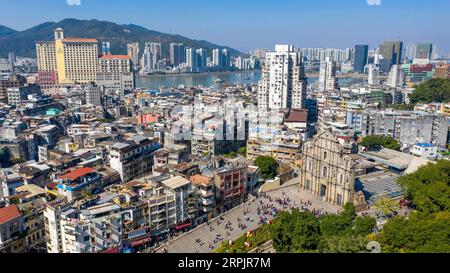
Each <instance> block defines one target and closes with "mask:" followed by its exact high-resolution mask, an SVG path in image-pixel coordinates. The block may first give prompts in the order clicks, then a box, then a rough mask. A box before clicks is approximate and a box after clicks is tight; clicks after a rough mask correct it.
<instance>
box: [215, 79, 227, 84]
mask: <svg viewBox="0 0 450 273" xmlns="http://www.w3.org/2000/svg"><path fill="white" fill-rule="evenodd" d="M214 82H215V83H224V82H225V81H224V80H221V79H217V80H215V81H214Z"/></svg>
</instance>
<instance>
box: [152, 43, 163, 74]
mask: <svg viewBox="0 0 450 273" xmlns="http://www.w3.org/2000/svg"><path fill="white" fill-rule="evenodd" d="M150 50H151V51H152V54H153V69H154V70H157V66H158V63H159V61H161V59H162V49H161V43H150Z"/></svg>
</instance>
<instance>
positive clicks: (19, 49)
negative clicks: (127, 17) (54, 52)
mask: <svg viewBox="0 0 450 273" xmlns="http://www.w3.org/2000/svg"><path fill="white" fill-rule="evenodd" d="M58 27H61V28H63V29H64V35H65V36H66V37H74V38H96V39H98V40H100V41H108V42H110V43H111V51H112V53H113V54H126V53H127V43H132V42H139V47H140V49H141V52H142V50H143V47H144V44H145V42H160V43H161V44H162V51H163V57H166V58H167V57H169V44H170V43H172V42H175V43H183V44H184V45H185V46H186V47H192V48H205V49H207V50H209V51H211V50H212V49H214V48H219V49H224V48H226V49H228V50H229V51H230V54H231V55H232V56H240V55H244V54H243V53H241V52H239V51H238V50H236V49H234V48H231V47H228V46H221V45H217V44H214V43H212V42H209V41H206V40H196V39H191V38H188V37H185V36H182V35H179V34H168V33H163V32H159V31H156V30H151V29H147V28H145V27H142V26H139V25H136V24H122V25H120V24H116V23H113V22H109V21H99V20H95V19H92V20H78V19H73V18H67V19H63V20H61V21H59V22H44V23H41V24H39V25H36V26H34V27H31V28H29V29H26V30H24V31H15V30H13V29H11V28H8V27H5V26H0V33H3V32H1V31H2V30H3V29H4V30H5V34H4V35H2V34H0V55H1V56H7V54H8V52H14V53H15V55H16V56H23V57H36V49H35V43H36V41H52V40H53V31H54V29H56V28H58ZM210 54H211V53H210Z"/></svg>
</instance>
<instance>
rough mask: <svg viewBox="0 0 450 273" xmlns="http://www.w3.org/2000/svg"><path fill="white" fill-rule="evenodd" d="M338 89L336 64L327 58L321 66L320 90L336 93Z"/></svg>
mask: <svg viewBox="0 0 450 273" xmlns="http://www.w3.org/2000/svg"><path fill="white" fill-rule="evenodd" d="M337 87H338V85H337V79H336V62H334V61H331V60H330V59H329V58H326V60H325V62H322V63H321V64H320V75H319V90H320V91H334V90H336V89H337Z"/></svg>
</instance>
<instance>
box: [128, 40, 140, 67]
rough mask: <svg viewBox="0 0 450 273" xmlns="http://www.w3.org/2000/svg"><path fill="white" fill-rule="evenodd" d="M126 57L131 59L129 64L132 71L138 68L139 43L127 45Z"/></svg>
mask: <svg viewBox="0 0 450 273" xmlns="http://www.w3.org/2000/svg"><path fill="white" fill-rule="evenodd" d="M127 53H128V57H130V59H131V63H132V66H133V69H134V70H138V68H139V43H132V44H127Z"/></svg>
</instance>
